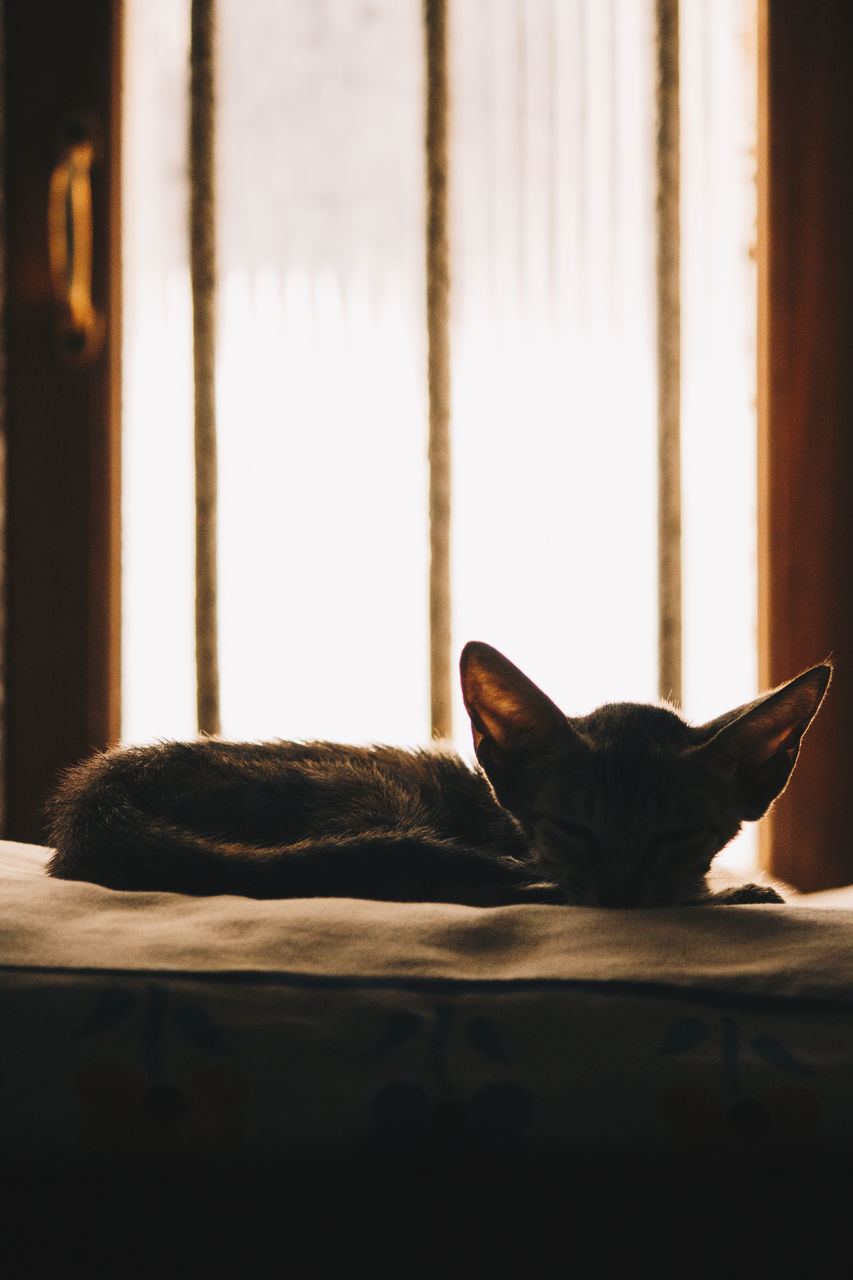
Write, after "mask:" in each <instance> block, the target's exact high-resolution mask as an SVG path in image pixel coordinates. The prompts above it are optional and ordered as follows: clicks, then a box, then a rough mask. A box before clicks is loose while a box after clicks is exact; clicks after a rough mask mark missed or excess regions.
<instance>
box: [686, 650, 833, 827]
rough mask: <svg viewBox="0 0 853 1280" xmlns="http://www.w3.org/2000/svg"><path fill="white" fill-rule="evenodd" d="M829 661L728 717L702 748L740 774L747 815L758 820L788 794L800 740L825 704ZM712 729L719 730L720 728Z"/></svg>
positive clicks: (740, 792)
mask: <svg viewBox="0 0 853 1280" xmlns="http://www.w3.org/2000/svg"><path fill="white" fill-rule="evenodd" d="M831 675H832V667H831V665H830V664H829V663H822V664H821V665H820V666H818V667H812V668H811V670H809V671H804V672H803V674H802V675H801V676H797V677H796V679H795V680H791V681H789V683H788V684H785V685H782V686H781V687H780V688H778V689H776V690H774V691H773V692H772V693H768V694H766V695H765V696H764V697H762V698H759V699H757V700H756V701H755V702H751V703H749V704H748V705H747V706H745V707H741V708H740V709H739V710H738V711H736V712H734V713H733V714H732V715H729V716H724V717H722V720H723V721H724V723H723V726H722V728H720V729H718V730H717V732H716V733H715V734H714V736H713V737H711V738H710V740H709V741H708V742H707V743H706V744H705V746H704V747H702V748H701V750H702V751H703V752H707V753H708V754H709V755H710V756H713V758H715V759H716V760H717V761H719V762H722V763H723V764H724V765H725V766H726V767H728V768H729V769H731V770H732V771H733V774H734V778H735V782H736V785H737V790H738V800H739V803H740V807H741V814H742V817H743V818H745V819H746V820H747V821H755V820H756V819H757V818H760V817H761V816H762V815H763V814H764V813H766V812H767V810H768V809H769V807H770V805H771V804H772V803H773V801H774V800H775V799H776V797H777V796H778V795H780V794H781V793H782V791H783V790H784V789H785V786H786V785H787V782H788V779H789V778H790V776H791V771H792V770H793V768H794V765H795V764H796V762H797V755H798V753H799V750H800V742H801V740H802V737H803V734H804V733H805V731H806V729H808V727H809V725H810V724H811V722H812V720H813V719H814V717H815V716H816V715H817V712H818V708H819V707H820V704H821V702H822V701H823V697H824V694H825V693H826V690H827V686H828V685H829V681H830V677H831ZM717 723H718V722H714V723H713V724H711V725H709V726H707V727H708V728H709V729H710V730H712V731H713V730H714V728H715V727H716V724H717Z"/></svg>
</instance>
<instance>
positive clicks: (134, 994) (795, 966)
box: [0, 842, 853, 1172]
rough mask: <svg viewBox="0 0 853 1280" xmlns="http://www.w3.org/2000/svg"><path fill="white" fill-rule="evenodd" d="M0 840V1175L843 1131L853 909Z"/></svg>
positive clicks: (847, 1104)
mask: <svg viewBox="0 0 853 1280" xmlns="http://www.w3.org/2000/svg"><path fill="white" fill-rule="evenodd" d="M49 852H50V851H49V850H47V849H44V848H41V847H36V846H32V845H21V844H14V843H9V842H6V843H3V844H0V1018H2V1031H3V1043H4V1046H5V1051H4V1052H3V1054H2V1055H0V1132H2V1135H3V1142H2V1146H1V1147H0V1168H3V1169H6V1170H10V1169H15V1170H23V1169H27V1168H29V1169H64V1168H67V1169H74V1170H80V1169H97V1168H110V1169H115V1168H117V1167H121V1166H122V1165H127V1166H134V1167H136V1166H138V1165H139V1163H140V1162H143V1163H144V1162H146V1161H156V1162H159V1163H160V1165H162V1164H163V1162H166V1163H169V1162H178V1163H184V1162H189V1163H191V1164H192V1163H202V1164H204V1165H206V1166H211V1165H213V1166H216V1165H223V1166H227V1167H228V1168H229V1169H234V1168H243V1169H246V1170H251V1169H259V1168H269V1167H275V1168H279V1169H281V1168H288V1167H290V1168H294V1169H296V1168H298V1169H300V1170H304V1169H307V1168H312V1167H314V1168H316V1167H322V1166H332V1165H333V1166H335V1167H337V1168H345V1169H348V1170H353V1171H356V1172H357V1171H360V1170H362V1171H371V1170H373V1171H375V1170H382V1169H385V1170H390V1171H393V1170H395V1169H397V1168H400V1167H402V1166H405V1167H406V1168H408V1169H415V1170H421V1171H425V1172H429V1171H430V1170H432V1169H434V1168H435V1167H438V1166H441V1165H442V1164H446V1163H447V1162H448V1160H452V1162H453V1164H454V1167H460V1166H465V1165H466V1164H467V1165H470V1166H471V1167H472V1168H474V1167H478V1166H481V1167H482V1166H488V1167H490V1168H491V1167H494V1164H495V1162H498V1163H501V1162H503V1163H505V1164H507V1163H509V1164H511V1166H512V1168H513V1170H514V1171H517V1170H518V1169H519V1168H520V1167H524V1166H525V1165H527V1164H531V1163H535V1162H537V1161H543V1160H545V1161H548V1162H551V1164H553V1165H556V1166H561V1165H562V1166H566V1167H569V1166H571V1167H581V1166H583V1167H587V1166H588V1165H589V1164H590V1162H593V1163H597V1164H600V1163H601V1162H602V1161H606V1162H607V1164H608V1166H609V1167H618V1166H620V1165H628V1166H630V1165H631V1163H632V1162H635V1161H637V1160H642V1161H643V1162H649V1161H651V1162H660V1163H664V1164H665V1163H671V1162H673V1161H675V1162H676V1163H677V1164H678V1165H679V1166H681V1165H683V1164H684V1162H688V1163H693V1164H699V1165H701V1166H702V1167H709V1165H713V1164H719V1163H723V1164H726V1165H732V1164H734V1165H738V1166H742V1167H744V1168H747V1169H752V1168H760V1167H761V1166H762V1165H764V1166H766V1165H767V1164H768V1163H770V1164H773V1165H774V1166H778V1163H779V1162H780V1161H784V1162H790V1163H791V1164H792V1165H796V1167H798V1168H800V1169H802V1168H804V1167H810V1166H811V1167H815V1168H826V1167H828V1166H835V1165H837V1166H838V1167H839V1168H842V1167H846V1165H847V1164H849V1161H850V1154H851V1152H853V1106H851V1081H853V903H851V900H850V895H849V893H847V894H845V893H840V894H834V895H833V894H828V895H816V896H815V898H814V901H812V900H811V899H809V898H801V899H799V900H797V901H796V903H795V904H790V905H789V904H786V905H784V906H776V905H772V906H767V905H761V906H732V907H711V906H709V907H693V908H673V909H657V910H653V911H652V910H649V911H613V910H610V911H607V910H599V909H592V908H580V907H558V906H542V905H525V906H513V907H503V908H494V909H489V910H483V909H477V908H470V907H461V906H454V905H443V904H412V903H403V904H401V903H385V902H375V901H367V900H352V899H336V898H323V899H304V900H289V901H257V900H252V899H245V898H238V897H216V898H195V897H188V896H182V895H176V894H161V893H124V892H116V891H113V890H108V889H103V888H100V887H98V886H95V885H89V884H81V883H74V882H68V881H54V880H52V879H50V878H49V877H47V876H46V875H45V872H44V867H45V862H46V859H47V857H48V856H49Z"/></svg>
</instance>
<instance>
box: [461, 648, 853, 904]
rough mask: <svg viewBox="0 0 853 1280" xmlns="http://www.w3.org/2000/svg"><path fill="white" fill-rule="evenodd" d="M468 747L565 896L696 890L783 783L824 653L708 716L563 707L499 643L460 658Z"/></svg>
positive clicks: (584, 898) (617, 899)
mask: <svg viewBox="0 0 853 1280" xmlns="http://www.w3.org/2000/svg"><path fill="white" fill-rule="evenodd" d="M460 667H461V676H462V691H463V696H464V699H465V706H466V708H467V710H468V714H469V716H470V718H471V727H472V730H473V735H474V749H475V751H476V754H477V759H478V760H479V762H480V764H481V766H482V768H483V770H484V772H485V774H486V776H487V777H488V779H489V781H490V782H491V784H492V787H493V789H494V792H495V795H496V796H497V798H498V800H499V801H500V803H501V804H502V805H503V806H504V808H506V809H508V810H509V812H510V813H511V814H512V815H513V816H514V817H515V818H516V820H517V821H518V822H519V823H520V825H521V827H522V828H523V830H524V832H525V835H526V837H527V839H528V841H529V844H530V848H531V850H532V857H533V859H534V863H535V867H534V869H535V871H536V873H537V874H539V875H541V876H542V877H543V878H544V879H546V880H548V881H551V882H553V883H555V884H557V885H558V886H559V887H560V888H561V889H562V890H563V892H564V893H565V895H566V901H567V902H570V903H574V904H577V905H591V906H596V905H600V906H662V905H668V904H673V903H677V902H686V901H695V900H696V899H697V898H701V897H702V895H703V894H704V892H705V877H706V875H707V873H708V870H709V869H710V866H711V861H712V859H713V858H714V856H715V855H716V854H717V853H718V852H719V851H720V849H722V848H723V847H724V845H726V844H728V843H729V841H730V840H731V839H732V838H733V837H734V836H735V835H736V834H737V832H738V831H739V830H740V827H741V824H742V823H743V822H745V821H749V822H752V821H755V820H756V819H758V818H760V817H762V815H763V814H764V813H766V811H767V809H768V808H769V807H770V805H771V804H772V803H773V801H774V800H775V799H776V797H777V796H778V795H780V793H781V792H782V791H783V790H784V788H785V786H786V785H787V782H788V779H789V777H790V776H791V771H792V770H793V768H794V764H795V763H796V759H797V754H798V752H799V749H800V742H801V739H802V737H803V734H804V733H805V731H806V729H807V728H808V726H809V724H810V723H811V721H812V720H813V718H814V716H815V715H816V713H817V710H818V708H819V706H820V704H821V701H822V699H823V696H824V694H825V692H826V689H827V685H828V684H829V679H830V676H831V667H830V665H829V664H828V663H824V664H822V665H820V666H817V667H813V668H812V669H811V670H809V671H806V672H804V673H803V674H802V675H800V676H797V678H796V679H794V680H791V681H790V682H789V683H788V684H785V685H782V686H781V687H780V688H778V689H776V690H774V691H772V692H771V693H768V694H765V695H764V696H763V697H761V698H757V699H756V700H755V701H754V702H751V703H748V704H747V705H745V706H742V707H738V708H736V709H735V710H734V711H730V712H728V713H727V714H725V715H723V716H720V717H719V718H718V719H716V720H712V721H711V722H710V723H708V724H705V725H700V726H692V725H689V724H687V723H686V722H685V721H684V720H683V719H682V718H681V716H679V715H678V714H677V713H676V712H675V711H673V710H672V709H671V708H668V707H664V706H645V705H640V704H637V703H612V704H607V705H605V706H603V707H599V708H598V709H597V710H596V711H593V712H591V713H590V714H589V715H586V716H580V717H568V716H566V715H564V714H563V712H562V711H560V709H559V708H558V707H557V706H556V705H555V704H554V703H553V702H552V701H551V699H550V698H548V697H547V696H546V695H545V694H544V693H543V692H542V690H541V689H539V688H537V686H536V685H535V684H533V682H532V681H531V680H529V679H528V678H527V676H525V675H524V674H523V673H522V672H521V671H519V669H518V668H517V667H516V666H514V665H513V664H512V663H511V662H509V661H508V659H507V658H505V657H504V656H503V654H501V653H499V652H498V651H497V649H493V648H492V647H491V646H490V645H487V644H482V643H480V642H477V641H472V642H471V643H469V644H467V645H466V646H465V648H464V650H463V652H462V658H461V664H460Z"/></svg>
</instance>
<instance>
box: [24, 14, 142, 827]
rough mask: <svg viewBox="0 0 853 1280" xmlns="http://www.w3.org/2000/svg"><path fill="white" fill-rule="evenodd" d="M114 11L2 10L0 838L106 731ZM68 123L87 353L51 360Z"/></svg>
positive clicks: (113, 718)
mask: <svg viewBox="0 0 853 1280" xmlns="http://www.w3.org/2000/svg"><path fill="white" fill-rule="evenodd" d="M121 21H122V7H121V4H120V3H119V2H118V0H75V2H74V3H73V4H56V3H55V0H26V3H6V4H5V7H4V10H3V40H4V51H5V67H6V85H5V90H6V93H5V98H6V101H5V108H6V109H5V125H6V128H5V170H6V183H5V194H6V279H7V299H6V315H5V330H6V333H5V337H6V353H7V371H6V388H5V427H6V450H7V491H6V529H5V539H6V556H7V572H6V601H5V605H6V636H5V638H6V670H5V686H6V687H5V730H6V760H5V824H4V825H5V833H6V836H7V837H8V838H11V839H15V840H25V841H35V842H40V841H42V840H43V839H44V823H43V809H44V803H45V799H46V797H47V795H48V793H49V791H50V789H51V787H52V786H53V783H54V781H55V779H56V777H57V775H58V774H59V773H60V772H61V770H63V769H64V768H66V767H67V766H69V765H70V764H72V763H73V762H74V761H75V760H78V759H80V758H81V757H82V756H84V755H86V754H87V753H89V752H90V751H91V750H92V749H93V748H102V747H105V746H106V745H107V744H108V743H109V742H111V741H113V740H114V739H115V738H116V737H117V736H118V732H119V688H120V673H119V654H120V616H119V607H120V594H119V592H120V586H119V558H120V508H119V500H120V474H119V466H120V462H119V460H120V417H121V414H120V356H121V349H120V347H121V312H120V289H121V270H120V262H121V255H120V192H121V183H120V180H119V160H120V147H119V128H120V117H119V107H120V71H121V56H120V53H121ZM70 118H75V119H76V118H79V119H84V120H86V121H87V122H89V123H90V124H91V125H92V127H93V131H94V133H96V134H98V135H100V136H99V137H98V138H97V151H98V154H97V157H96V163H95V164H94V166H93V169H92V181H91V186H92V224H93V236H94V250H93V270H92V296H93V300H94V303H95V306H96V307H97V308H98V311H99V313H100V315H101V317H102V320H103V325H104V339H103V343H102V345H101V348H100V351H99V353H98V355H97V357H96V358H95V359H94V360H91V361H88V362H86V363H78V364H75V363H73V362H72V361H69V359H68V358H67V357H66V356H64V355H63V354H62V351H61V347H60V344H59V342H58V340H57V334H56V324H55V320H56V307H55V303H54V299H53V293H52V283H51V273H50V264H49V255H48V240H47V237H48V231H47V197H48V189H49V184H50V177H51V173H52V171H53V167H54V165H55V164H56V161H57V158H58V150H59V146H60V142H61V139H62V136H63V131H64V130H65V128H66V124H67V121H68V120H69V119H70Z"/></svg>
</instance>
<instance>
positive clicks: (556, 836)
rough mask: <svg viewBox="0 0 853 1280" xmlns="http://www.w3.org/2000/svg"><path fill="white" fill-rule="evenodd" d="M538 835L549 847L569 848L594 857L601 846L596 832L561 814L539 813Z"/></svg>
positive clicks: (537, 820)
mask: <svg viewBox="0 0 853 1280" xmlns="http://www.w3.org/2000/svg"><path fill="white" fill-rule="evenodd" d="M534 824H535V827H536V834H537V836H538V837H539V839H540V840H542V841H544V842H545V843H547V844H548V845H551V846H558V847H564V848H565V847H568V848H570V849H572V850H573V851H576V852H578V853H581V854H586V855H588V856H589V857H594V856H595V855H596V854H597V853H600V851H601V846H600V843H599V840H598V837H597V836H596V834H595V832H594V831H592V830H590V828H589V827H587V826H584V825H583V823H580V822H577V821H575V820H574V819H572V818H567V817H565V816H564V815H563V814H560V813H552V812H545V813H537V814H536V815H535V816H534Z"/></svg>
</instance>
